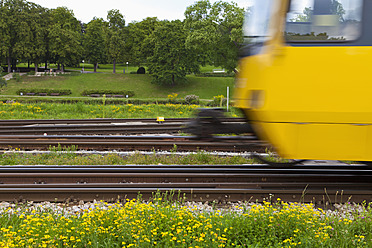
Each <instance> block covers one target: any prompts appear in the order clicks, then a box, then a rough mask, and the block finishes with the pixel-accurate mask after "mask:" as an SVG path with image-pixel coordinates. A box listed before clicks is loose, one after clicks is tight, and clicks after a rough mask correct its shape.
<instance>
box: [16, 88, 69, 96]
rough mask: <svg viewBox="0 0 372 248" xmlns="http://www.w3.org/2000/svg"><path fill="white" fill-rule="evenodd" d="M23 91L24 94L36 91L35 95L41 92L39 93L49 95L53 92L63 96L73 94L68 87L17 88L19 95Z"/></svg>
mask: <svg viewBox="0 0 372 248" xmlns="http://www.w3.org/2000/svg"><path fill="white" fill-rule="evenodd" d="M21 93H22V94H23V95H25V94H27V93H35V95H37V94H39V93H46V94H47V95H48V96H50V95H51V94H59V95H61V96H67V95H71V93H72V92H71V90H68V89H36V88H29V89H19V90H17V94H18V95H21Z"/></svg>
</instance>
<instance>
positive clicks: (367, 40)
mask: <svg viewBox="0 0 372 248" xmlns="http://www.w3.org/2000/svg"><path fill="white" fill-rule="evenodd" d="M370 25H371V26H370ZM244 39H245V44H244V48H243V49H242V58H241V60H240V72H239V75H238V77H237V80H236V86H235V95H234V98H235V106H236V107H239V108H241V109H242V110H243V111H244V113H245V115H246V116H247V119H248V120H249V122H250V124H251V126H252V128H253V130H254V132H255V133H256V134H257V136H258V137H259V138H261V139H263V140H266V141H268V142H270V143H271V144H272V145H273V146H274V147H275V149H276V151H277V152H278V154H279V155H280V156H281V157H283V158H287V159H311V160H314V159H321V160H352V161H372V0H253V4H252V7H251V8H250V10H249V11H247V18H246V22H245V24H244Z"/></svg>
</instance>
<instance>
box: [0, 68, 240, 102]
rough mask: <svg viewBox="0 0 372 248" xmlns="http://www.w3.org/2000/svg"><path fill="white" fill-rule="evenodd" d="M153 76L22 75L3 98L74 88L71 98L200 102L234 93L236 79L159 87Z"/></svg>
mask: <svg viewBox="0 0 372 248" xmlns="http://www.w3.org/2000/svg"><path fill="white" fill-rule="evenodd" d="M151 80H152V79H151V76H150V75H148V74H146V75H137V74H112V73H89V74H82V73H73V74H72V75H65V76H56V77H53V76H42V77H29V76H23V77H22V79H21V82H16V81H15V80H10V81H8V86H7V87H4V88H1V90H0V94H1V95H16V91H17V90H18V89H20V88H50V89H71V90H72V95H70V96H71V97H80V96H81V92H82V91H83V90H90V89H110V90H132V91H134V93H135V98H166V97H167V96H168V95H169V94H172V93H177V94H178V96H179V97H182V98H183V97H185V96H186V95H190V94H194V95H197V96H199V97H200V98H201V99H212V98H213V96H217V95H225V96H226V87H230V89H231V91H232V90H233V86H234V78H231V77H228V78H218V77H212V78H211V77H208V78H206V77H195V76H187V80H188V83H186V84H183V85H177V86H174V87H170V86H159V85H156V84H153V83H151Z"/></svg>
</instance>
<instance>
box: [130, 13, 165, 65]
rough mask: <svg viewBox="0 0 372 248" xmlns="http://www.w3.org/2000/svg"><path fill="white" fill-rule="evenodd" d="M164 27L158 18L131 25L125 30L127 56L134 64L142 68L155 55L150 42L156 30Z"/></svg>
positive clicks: (149, 18)
mask: <svg viewBox="0 0 372 248" xmlns="http://www.w3.org/2000/svg"><path fill="white" fill-rule="evenodd" d="M160 25H162V22H161V21H159V20H158V19H157V18H156V17H148V18H146V19H144V20H142V21H141V22H132V23H129V25H128V27H127V28H126V29H125V37H126V39H125V40H126V42H125V53H126V54H125V56H126V57H127V59H128V60H129V61H131V63H132V64H136V65H138V66H140V65H141V64H142V63H144V62H146V60H147V58H148V57H151V56H152V54H153V44H151V41H150V40H148V39H149V38H150V36H151V35H152V34H153V32H154V31H155V29H156V28H157V27H158V26H160Z"/></svg>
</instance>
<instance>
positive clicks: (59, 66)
mask: <svg viewBox="0 0 372 248" xmlns="http://www.w3.org/2000/svg"><path fill="white" fill-rule="evenodd" d="M60 70H61V64H59V63H58V71H60Z"/></svg>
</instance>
